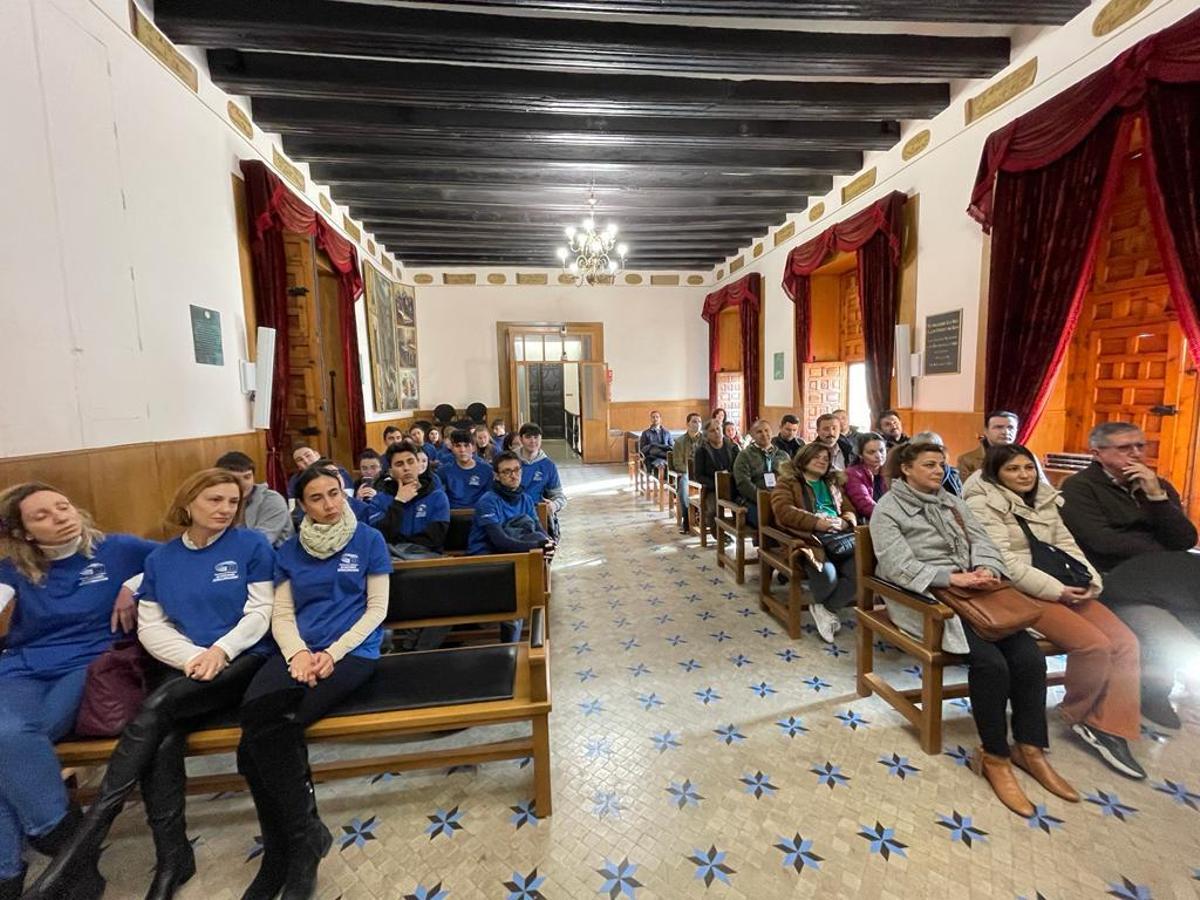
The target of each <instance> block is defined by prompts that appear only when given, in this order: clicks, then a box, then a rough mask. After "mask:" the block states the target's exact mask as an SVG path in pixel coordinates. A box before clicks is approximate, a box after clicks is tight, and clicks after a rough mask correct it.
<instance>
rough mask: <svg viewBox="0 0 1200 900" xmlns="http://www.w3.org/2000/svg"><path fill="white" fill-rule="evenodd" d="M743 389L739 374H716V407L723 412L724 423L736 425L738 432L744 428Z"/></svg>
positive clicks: (740, 374) (742, 380) (743, 385)
mask: <svg viewBox="0 0 1200 900" xmlns="http://www.w3.org/2000/svg"><path fill="white" fill-rule="evenodd" d="M744 387H745V384H744V379H743V378H742V373H741V372H718V373H717V406H718V407H719V408H720V409H723V410H725V421H726V422H732V423H733V424H734V425H736V426H737V427H738V431H739V432H741V431H744V428H745V426H744V425H743V420H744V419H745V414H744V412H743V408H742V404H743V403H744V402H745V391H744Z"/></svg>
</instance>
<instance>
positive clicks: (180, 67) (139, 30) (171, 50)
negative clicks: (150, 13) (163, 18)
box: [129, 0, 200, 93]
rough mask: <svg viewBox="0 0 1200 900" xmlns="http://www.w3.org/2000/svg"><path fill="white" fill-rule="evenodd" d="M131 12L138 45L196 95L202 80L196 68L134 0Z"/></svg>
mask: <svg viewBox="0 0 1200 900" xmlns="http://www.w3.org/2000/svg"><path fill="white" fill-rule="evenodd" d="M129 10H130V22H131V25H132V30H133V36H134V37H135V38H137V40H138V43H140V44H141V45H142V46H143V47H145V48H146V49H147V50H149V51H150V53H151V55H152V56H153V57H154V58H155V59H157V60H158V61H159V62H160V63H162V64H163V65H164V66H166V67H167V68H168V69H170V70H171V72H172V73H173V74H174V75H175V77H177V78H178V79H179V80H180V81H182V82H183V83H184V84H186V85H187V86H188V87H189V88H191V90H192V92H193V93H195V92H196V91H197V90H198V89H199V87H200V78H199V76H198V75H197V73H196V67H195V66H194V65H192V64H191V63H190V62H188V60H187V57H185V56H184V55H183V54H182V53H180V52H179V51H178V50H176V49H175V45H174V44H172V43H171V42H170V41H169V40H167V37H166V35H164V34H163V33H162V32H161V31H159V30H158V29H157V28H155V27H154V23H152V22H151V21H150V20H149V19H147V18H146V17H145V16H144V15H143V14H142V11H141V10H140V9H138V8H137V4H135V3H133V2H132V0H130V4H129Z"/></svg>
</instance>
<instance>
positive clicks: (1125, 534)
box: [1062, 462, 1196, 574]
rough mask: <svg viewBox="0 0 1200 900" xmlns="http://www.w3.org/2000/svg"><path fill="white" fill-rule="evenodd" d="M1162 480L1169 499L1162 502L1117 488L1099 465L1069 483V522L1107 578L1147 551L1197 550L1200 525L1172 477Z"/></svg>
mask: <svg viewBox="0 0 1200 900" xmlns="http://www.w3.org/2000/svg"><path fill="white" fill-rule="evenodd" d="M1158 481H1159V484H1161V485H1162V489H1163V490H1164V491H1165V492H1166V494H1167V499H1166V500H1159V501H1157V502H1156V501H1153V500H1147V499H1146V495H1145V494H1143V493H1142V492H1141V490H1137V491H1134V492H1133V493H1132V494H1131V493H1130V492H1129V491H1127V490H1125V489H1124V488H1123V487H1120V486H1119V485H1117V484H1115V483H1114V482H1113V480H1112V479H1111V478H1109V477H1108V473H1106V472H1105V471H1104V468H1103V467H1102V466H1101V465H1100V463H1098V462H1093V463H1092V464H1091V465H1090V466H1088V467H1087V468H1086V469H1084V470H1083V471H1082V472H1078V473H1076V474H1075V475H1072V476H1071V477H1070V478H1068V479H1067V480H1066V481H1064V482H1063V485H1062V494H1063V500H1064V504H1063V508H1062V517H1063V521H1064V522H1066V523H1067V528H1069V529H1070V530H1071V534H1073V535H1075V540H1077V541H1078V542H1079V548H1080V549H1081V550H1083V552H1084V554H1085V555H1086V556H1087V558H1088V560H1089V561H1090V562H1091V564H1092V565H1093V566H1095V567H1096V570H1097V571H1099V572H1100V573H1101V574H1104V573H1105V572H1108V571H1109V570H1111V569H1113V568H1114V567H1115V566H1117V565H1118V564H1119V563H1122V562H1124V561H1125V560H1127V559H1132V558H1133V557H1135V556H1140V555H1141V554H1143V553H1156V552H1161V551H1164V550H1190V549H1191V548H1192V547H1194V546H1196V526H1195V525H1193V524H1192V523H1191V522H1189V521H1188V517H1187V516H1186V515H1185V514H1184V512H1183V505H1182V504H1181V503H1180V502H1179V493H1178V492H1177V491H1176V490H1175V488H1174V487H1173V486H1172V485H1171V483H1170V482H1168V481H1167V480H1166V479H1164V478H1160V479H1159V480H1158Z"/></svg>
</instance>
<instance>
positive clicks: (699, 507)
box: [687, 459, 709, 547]
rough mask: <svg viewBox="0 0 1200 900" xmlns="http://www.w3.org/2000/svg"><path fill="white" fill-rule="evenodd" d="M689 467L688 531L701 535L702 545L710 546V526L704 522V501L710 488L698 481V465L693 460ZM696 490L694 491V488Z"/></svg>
mask: <svg viewBox="0 0 1200 900" xmlns="http://www.w3.org/2000/svg"><path fill="white" fill-rule="evenodd" d="M687 469H688V531H689V532H691V533H692V534H697V535H699V536H700V546H701V547H708V531H709V530H708V526H707V525H706V524H705V523H704V503H705V500H706V498H707V497H708V488H707V487H705V486H704V485H703V484H701V483H699V482H698V481H696V466H695V463H694V462H693V461H692V460H690V459H689V460H688V462H687ZM693 487H694V488H695V491H694V492H693V491H692V488H693Z"/></svg>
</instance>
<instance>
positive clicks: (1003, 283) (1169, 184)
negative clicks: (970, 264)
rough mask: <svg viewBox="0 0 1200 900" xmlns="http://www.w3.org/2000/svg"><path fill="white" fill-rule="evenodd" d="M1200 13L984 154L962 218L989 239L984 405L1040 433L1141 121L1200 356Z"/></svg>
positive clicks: (1182, 312)
mask: <svg viewBox="0 0 1200 900" xmlns="http://www.w3.org/2000/svg"><path fill="white" fill-rule="evenodd" d="M1197 82H1200V12H1196V13H1192V14H1190V15H1188V16H1186V17H1185V18H1183V19H1182V20H1180V21H1179V22H1178V23H1177V24H1175V25H1174V26H1172V27H1171V28H1168V29H1165V30H1164V31H1161V32H1159V33H1158V34H1155V35H1152V36H1151V37H1149V38H1147V39H1145V40H1144V41H1141V42H1140V43H1138V44H1136V45H1134V46H1133V47H1131V48H1130V49H1129V50H1127V51H1125V52H1124V53H1122V54H1121V55H1120V56H1119V57H1117V59H1116V60H1114V61H1113V62H1112V63H1111V64H1110V65H1108V66H1107V67H1105V68H1104V69H1101V70H1100V71H1098V72H1096V73H1094V74H1093V75H1091V76H1089V77H1088V78H1086V79H1084V80H1083V81H1081V82H1079V83H1078V84H1076V85H1075V86H1073V87H1071V88H1068V89H1067V90H1066V91H1064V92H1063V93H1061V94H1059V95H1058V96H1056V97H1054V98H1053V99H1051V100H1049V101H1048V102H1046V103H1044V104H1042V105H1041V106H1039V107H1038V108H1036V109H1034V110H1032V111H1031V112H1029V113H1026V114H1025V115H1024V116H1021V117H1020V118H1018V119H1015V120H1014V121H1012V122H1010V123H1009V124H1008V125H1006V126H1005V127H1004V128H1002V129H1000V130H999V131H997V132H995V133H994V134H992V135H991V136H990V137H989V138H988V141H987V144H986V146H985V148H984V153H983V158H982V160H981V161H980V166H979V174H978V177H977V181H976V185H975V189H974V191H973V192H972V195H971V205H970V207H969V209H968V212H969V213H970V215H971V216H973V217H974V218H975V219H976V220H978V221H979V222H980V223H981V224H982V225H983V227H984V230H985V231H992V233H993V235H994V238H993V243H992V269H991V280H990V281H991V287H990V296H991V299H990V301H989V309H988V341H987V366H986V371H987V377H986V385H985V390H984V393H985V398H986V404H987V407H988V408H989V409H993V408H1006V409H1012V410H1013V411H1014V412H1017V413H1019V414H1020V415H1021V434H1020V439H1021V440H1025V439H1027V438H1028V436H1029V434H1030V433H1031V432H1032V431H1033V428H1034V426H1035V425H1036V424H1037V419H1038V417H1039V416H1040V415H1041V412H1042V409H1043V408H1044V406H1045V402H1046V399H1047V397H1048V394H1049V391H1050V388H1051V386H1052V384H1053V379H1054V376H1055V374H1056V372H1057V370H1058V367H1059V364H1060V363H1061V362H1062V358H1063V355H1064V354H1065V352H1066V349H1067V346H1068V344H1069V343H1070V340H1071V337H1072V335H1073V333H1074V328H1075V323H1076V319H1077V317H1078V314H1079V307H1080V305H1081V303H1082V299H1083V296H1084V294H1085V293H1086V290H1087V286H1088V284H1089V282H1090V280H1091V275H1092V271H1093V267H1094V265H1095V255H1096V250H1097V247H1098V245H1099V238H1100V224H1101V223H1102V222H1103V221H1104V220H1105V218H1106V216H1107V211H1108V209H1109V207H1110V206H1111V200H1112V196H1113V194H1114V193H1115V190H1116V187H1117V178H1118V173H1119V165H1120V161H1121V160H1120V157H1121V154H1122V153H1123V150H1124V148H1125V146H1126V143H1127V136H1128V132H1129V130H1130V129H1131V128H1132V124H1133V121H1134V118H1135V117H1137V116H1144V117H1145V121H1146V123H1147V129H1146V130H1147V152H1146V153H1145V155H1144V160H1145V162H1144V164H1145V165H1146V166H1147V171H1148V173H1149V174H1150V177H1149V178H1147V179H1146V181H1147V193H1148V196H1149V202H1150V208H1151V218H1152V220H1153V222H1154V227H1155V229H1156V232H1157V236H1158V242H1159V246H1160V249H1161V251H1162V253H1163V258H1164V262H1165V264H1166V268H1167V274H1168V279H1169V281H1170V283H1171V290H1172V297H1173V300H1174V303H1175V308H1176V310H1177V312H1178V315H1179V319H1180V322H1181V325H1182V327H1183V329H1184V331H1185V334H1187V336H1188V339H1189V344H1190V345H1191V347H1192V353H1193V356H1194V358H1196V359H1198V360H1200V312H1198V310H1197V278H1198V272H1200V269H1197V265H1200V214H1198V210H1200V190H1198V184H1200V174H1198V170H1200V157H1198V153H1200V143H1198V139H1200V125H1198V124H1197V123H1198V122H1200V118H1198V114H1197V109H1198V108H1200V107H1198V106H1197V91H1196V87H1195V86H1196V83H1197Z"/></svg>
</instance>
